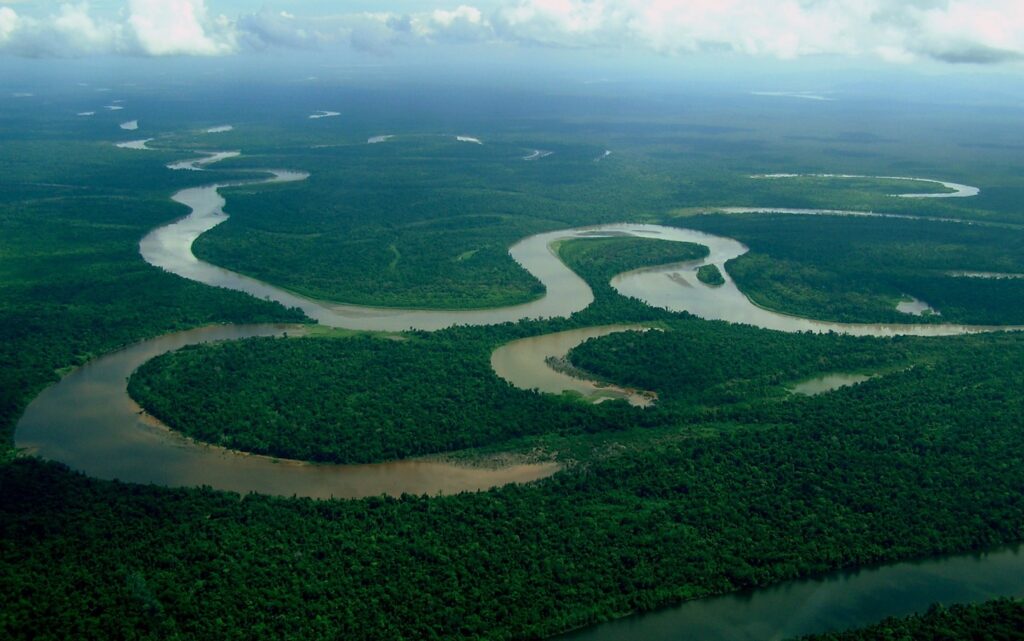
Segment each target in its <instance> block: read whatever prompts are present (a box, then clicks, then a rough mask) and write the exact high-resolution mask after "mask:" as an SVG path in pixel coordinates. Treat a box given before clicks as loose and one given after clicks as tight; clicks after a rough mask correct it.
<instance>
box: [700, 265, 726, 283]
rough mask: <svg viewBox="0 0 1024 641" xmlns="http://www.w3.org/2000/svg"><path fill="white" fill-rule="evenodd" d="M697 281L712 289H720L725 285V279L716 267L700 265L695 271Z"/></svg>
mask: <svg viewBox="0 0 1024 641" xmlns="http://www.w3.org/2000/svg"><path fill="white" fill-rule="evenodd" d="M697 280H699V281H700V282H702V283H704V284H706V285H711V286H712V287H720V286H722V285H724V284H725V278H724V277H723V276H722V272H721V271H719V270H718V266H717V265H701V266H700V267H699V268H698V269H697Z"/></svg>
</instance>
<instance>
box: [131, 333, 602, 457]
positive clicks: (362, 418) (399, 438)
mask: <svg viewBox="0 0 1024 641" xmlns="http://www.w3.org/2000/svg"><path fill="white" fill-rule="evenodd" d="M476 334H477V336H476V337H475V340H474V339H473V338H471V337H470V333H469V332H462V333H460V334H458V335H452V334H451V333H447V334H441V335H438V336H431V335H426V334H424V335H417V336H412V337H409V338H408V339H407V340H385V339H381V338H375V337H369V336H360V337H354V338H347V339H320V338H297V339H249V340H244V341H233V342H229V343H222V344H215V345H202V346H194V347H190V348H186V349H183V350H180V351H178V352H173V353H170V354H165V355H163V356H160V357H158V358H156V359H153V360H151V361H149V362H148V363H146V364H144V365H143V366H142V367H140V368H139V370H138V371H137V372H136V373H135V374H134V375H133V376H132V378H131V382H130V384H129V388H128V389H129V392H130V393H131V394H132V396H133V397H134V398H135V399H136V400H138V401H139V403H140V404H141V405H142V406H143V407H145V408H146V409H147V410H148V411H149V412H150V413H152V414H153V415H155V416H157V417H158V418H160V419H162V420H163V421H164V422H166V423H167V424H168V425H169V426H171V427H173V428H175V429H178V430H180V431H182V432H184V433H185V434H187V435H188V436H191V437H194V438H197V439H200V440H204V441H210V442H214V443H218V444H220V445H225V446H227V447H230V448H233V449H238V450H246V451H250V452H256V453H259V454H270V455H273V456H280V457H286V458H293V459H305V460H312V461H331V462H337V463H363V462H370V461H383V460H391V459H398V458H406V457H409V456H415V455H419V454H429V453H435V452H447V451H452V450H458V449H464V448H467V447H475V446H480V445H490V444H493V443H498V442H502V441H508V440H511V439H514V438H518V437H521V436H525V435H529V434H537V433H544V432H561V433H580V432H593V431H603V430H608V429H621V426H620V425H618V424H617V421H616V420H615V418H616V417H617V415H618V412H612V413H611V414H609V413H608V412H595V411H593V410H591V408H589V407H587V406H585V405H575V404H572V405H564V404H558V405H556V404H555V403H556V401H554V400H552V399H549V398H544V397H541V396H538V395H537V394H533V393H530V392H525V391H523V390H518V389H515V388H513V387H512V386H511V385H510V384H508V383H507V382H505V381H504V380H502V379H500V378H498V377H497V376H495V375H494V373H493V372H492V371H491V368H490V364H489V360H488V358H489V355H490V351H491V347H492V343H493V342H492V340H490V337H489V336H487V334H485V333H482V332H477V333H476Z"/></svg>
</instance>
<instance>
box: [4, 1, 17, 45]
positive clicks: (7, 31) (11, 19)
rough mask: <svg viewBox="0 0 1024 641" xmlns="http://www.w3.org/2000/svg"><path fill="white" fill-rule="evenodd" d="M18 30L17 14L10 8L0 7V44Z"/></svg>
mask: <svg viewBox="0 0 1024 641" xmlns="http://www.w3.org/2000/svg"><path fill="white" fill-rule="evenodd" d="M17 29H18V14H17V13H15V12H14V9H11V8H10V7H0V43H4V42H7V41H8V40H10V38H11V35H12V34H13V33H14V32H15V31H16V30H17Z"/></svg>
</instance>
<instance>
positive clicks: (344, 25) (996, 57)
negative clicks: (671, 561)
mask: <svg viewBox="0 0 1024 641" xmlns="http://www.w3.org/2000/svg"><path fill="white" fill-rule="evenodd" d="M483 2H486V4H483ZM381 4H386V3H384V2H382V3H381ZM424 4H425V5H426V4H427V3H426V2H424ZM344 5H345V3H343V2H338V6H339V7H341V8H342V9H343V8H344ZM452 43H495V44H498V43H501V44H506V45H507V44H514V45H519V46H531V47H554V48H571V49H590V48H593V49H601V50H629V51H648V52H654V53H659V54H665V55H688V54H698V53H721V52H729V53H736V54H745V55H749V56H756V57H771V58H776V59H793V58H799V57H803V56H820V55H834V56H846V57H857V58H874V59H881V60H885V61H889V62H913V61H918V60H932V61H940V62H946V63H974V64H997V63H1007V62H1013V61H1019V60H1022V59H1024V2H1021V0H902V1H901V2H892V1H891V0H515V1H513V2H499V3H494V2H491V1H489V0H482V2H481V4H480V5H479V6H477V5H471V4H466V5H462V6H459V7H458V8H456V9H429V8H427V9H424V10H421V11H417V12H414V13H401V12H391V11H379V12H360V13H345V12H343V11H342V12H341V13H337V14H334V15H328V16H297V15H293V14H291V13H287V12H271V11H262V12H259V13H249V14H243V15H240V16H235V17H233V18H228V17H226V16H224V15H214V14H213V13H211V11H210V10H209V9H208V8H207V5H206V1H205V0H128V2H127V3H126V4H125V6H124V8H123V9H122V10H121V12H120V13H119V15H117V16H115V17H105V18H101V17H96V16H94V15H93V13H92V12H91V11H90V7H89V5H88V4H64V5H62V6H61V7H60V8H59V10H58V11H56V12H55V13H53V14H51V15H49V16H47V17H28V16H23V15H19V14H18V13H17V12H16V11H15V10H14V9H13V8H11V7H5V6H0V52H3V53H7V54H15V55H22V56H84V55H90V54H124V55H141V56H167V55H192V56H217V55H228V54H235V53H241V52H246V51H254V50H264V49H269V48H275V47H280V48H320V47H327V46H335V45H339V44H342V45H344V44H347V45H349V46H351V47H352V48H354V49H357V50H360V51H368V52H373V53H379V54H384V53H387V52H389V51H393V50H395V49H396V48H401V47H406V46H413V45H429V44H452Z"/></svg>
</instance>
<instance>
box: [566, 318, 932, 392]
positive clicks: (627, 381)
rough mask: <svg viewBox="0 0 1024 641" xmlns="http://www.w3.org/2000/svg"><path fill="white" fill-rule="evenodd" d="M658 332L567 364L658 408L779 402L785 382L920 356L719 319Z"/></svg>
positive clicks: (582, 353) (601, 343)
mask: <svg viewBox="0 0 1024 641" xmlns="http://www.w3.org/2000/svg"><path fill="white" fill-rule="evenodd" d="M663 327H664V328H665V331H661V332H645V333H637V332H624V333H619V334H612V335H609V336H605V337H602V338H595V339H590V340H589V341H587V342H585V343H583V344H582V345H580V346H578V347H576V348H575V349H573V350H572V351H571V352H570V353H569V358H570V360H571V362H572V363H573V364H574V365H576V366H577V367H580V368H581V369H583V370H585V371H588V372H593V373H594V374H596V375H597V376H598V377H600V378H601V379H604V380H609V381H614V382H616V383H619V384H623V385H627V386H630V387H635V388H639V389H648V390H653V391H656V392H658V395H659V398H660V405H662V406H663V408H665V406H669V407H678V408H694V407H702V408H705V409H708V408H713V407H715V406H717V405H727V404H732V403H739V402H754V401H760V400H762V399H764V398H765V397H772V396H774V397H786V396H787V395H788V392H786V390H785V389H784V385H785V384H786V383H789V382H792V381H796V380H800V379H802V378H807V377H809V376H811V375H813V374H821V373H829V372H859V371H867V372H873V371H879V370H883V369H890V368H893V367H894V366H896V365H898V364H901V363H903V364H905V363H908V362H911V361H912V360H913V359H915V358H917V359H920V358H924V357H925V356H926V354H927V352H928V351H929V347H930V345H934V344H929V343H927V342H924V341H915V340H912V339H906V338H893V339H880V338H856V337H852V336H844V335H839V334H824V335H816V334H788V333H783V332H766V331H763V330H758V329H754V328H752V327H748V326H741V325H730V324H727V323H721V322H712V323H709V322H702V321H675V320H673V321H667V322H663Z"/></svg>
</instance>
